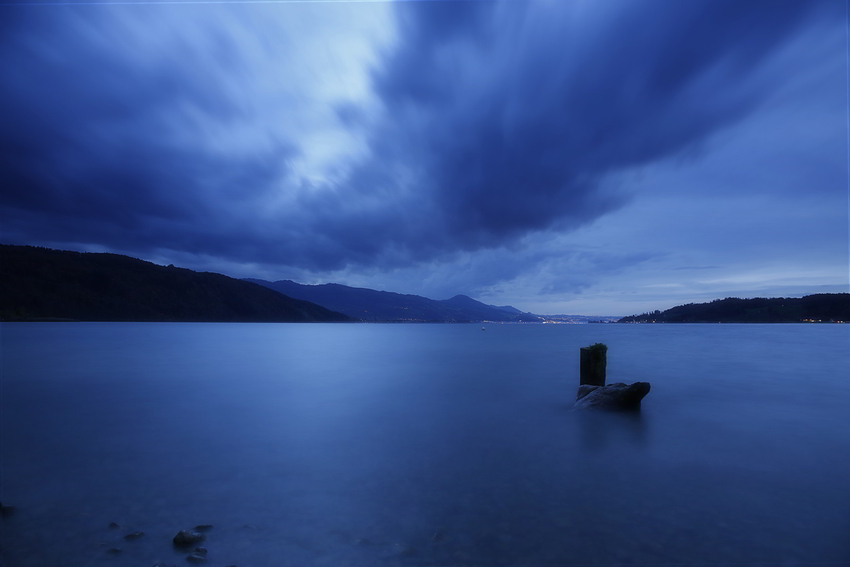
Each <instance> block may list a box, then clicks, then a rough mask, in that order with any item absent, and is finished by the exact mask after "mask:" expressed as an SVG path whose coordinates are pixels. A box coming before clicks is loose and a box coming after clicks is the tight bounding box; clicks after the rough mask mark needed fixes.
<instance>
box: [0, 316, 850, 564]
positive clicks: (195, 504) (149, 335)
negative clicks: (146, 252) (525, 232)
mask: <svg viewBox="0 0 850 567" xmlns="http://www.w3.org/2000/svg"><path fill="white" fill-rule="evenodd" d="M486 328H487V330H486V331H482V330H481V325H359V324H256V325H255V324H174V323H172V324H135V323H134V324H126V323H111V324H110V323H79V324H70V323H66V324H47V323H41V324H36V323H19V324H8V323H4V324H2V326H0V333H2V345H0V346H2V376H0V428H2V429H0V442H2V448H0V473H2V485H0V490H2V494H0V496H1V497H2V501H3V502H4V504H6V503H8V504H14V505H15V506H17V508H18V511H17V513H15V514H14V515H13V516H11V517H8V518H5V519H4V520H3V521H2V538H1V539H2V542H1V543H2V547H3V549H2V553H3V558H4V560H5V562H6V564H8V565H10V566H18V565H20V566H44V565H75V566H76V565H92V566H100V565H127V566H130V565H134V566H135V565H140V566H151V565H154V564H155V563H157V562H159V561H162V562H165V563H168V564H177V565H182V564H186V563H185V557H186V553H185V552H180V551H179V550H175V549H173V548H172V546H171V544H170V540H171V537H173V535H174V534H175V533H176V532H177V531H178V530H180V529H185V528H191V527H192V526H195V525H197V524H213V525H214V526H215V527H214V528H213V530H211V531H210V532H209V533H208V536H209V537H208V540H207V542H206V544H205V546H206V547H207V548H208V549H209V565H220V566H225V565H231V564H238V565H240V566H241V567H250V566H266V565H269V566H271V565H304V566H310V565H328V566H345V565H352V566H361V565H362V566H369V565H378V566H395V565H399V566H413V565H432V566H437V565H446V566H448V565H458V566H459V565H541V566H550V567H554V566H556V565H580V564H596V565H603V564H604V565H610V564H651V565H659V564H665V565H669V564H698V563H699V564H721V563H722V564H727V563H737V564H753V563H764V564H784V565H801V564H815V563H818V564H824V563H833V564H837V563H840V562H848V563H850V543H848V542H850V538H847V534H850V482H848V479H850V429H848V425H850V423H848V422H850V417H848V416H850V411H848V407H850V370H848V369H849V368H850V327H848V326H842V325H486ZM595 342H605V343H607V344H608V345H609V367H608V377H609V382H613V381H624V382H633V381H637V380H642V381H649V382H651V383H652V391H651V392H650V394H649V396H648V397H647V398H646V399H645V400H644V405H643V410H642V412H641V413H640V415H637V416H621V415H608V414H601V415H600V414H581V413H574V412H571V411H570V406H571V403H572V401H573V399H574V397H575V390H576V387H577V382H578V349H579V347H581V346H586V345H589V344H592V343H595ZM110 522H117V523H118V524H120V525H121V528H120V529H109V528H108V524H109V523H110ZM134 531H143V532H144V533H145V536H144V537H142V538H141V539H139V540H136V541H125V540H124V539H123V535H124V534H126V533H130V532H134ZM111 548H115V549H121V550H122V551H121V553H119V554H111V553H109V552H108V549H111Z"/></svg>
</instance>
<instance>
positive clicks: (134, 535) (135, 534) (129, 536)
mask: <svg viewBox="0 0 850 567" xmlns="http://www.w3.org/2000/svg"><path fill="white" fill-rule="evenodd" d="M144 535H145V532H133V533H131V534H127V535H125V536H124V539H126V540H129V541H132V540H134V539H139V538H140V537H144Z"/></svg>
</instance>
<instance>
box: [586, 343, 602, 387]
mask: <svg viewBox="0 0 850 567" xmlns="http://www.w3.org/2000/svg"><path fill="white" fill-rule="evenodd" d="M607 364H608V347H607V346H605V345H604V344H602V343H596V344H595V345H591V346H589V347H582V348H581V374H580V380H581V381H580V383H579V384H588V385H590V386H604V385H605V367H606V366H607Z"/></svg>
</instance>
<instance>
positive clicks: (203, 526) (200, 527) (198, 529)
mask: <svg viewBox="0 0 850 567" xmlns="http://www.w3.org/2000/svg"><path fill="white" fill-rule="evenodd" d="M211 529H213V525H212V524H200V525H197V526H195V531H196V532H206V531H209V530H211Z"/></svg>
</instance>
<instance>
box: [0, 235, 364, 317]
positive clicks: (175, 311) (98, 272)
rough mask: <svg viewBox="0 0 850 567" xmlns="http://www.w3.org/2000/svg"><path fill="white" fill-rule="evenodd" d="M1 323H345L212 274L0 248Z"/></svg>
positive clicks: (115, 258) (107, 257)
mask: <svg viewBox="0 0 850 567" xmlns="http://www.w3.org/2000/svg"><path fill="white" fill-rule="evenodd" d="M0 319H2V320H6V321H9V320H44V319H60V320H61V319H70V320H77V321H222V322H224V321H240V322H302V321H350V320H351V319H350V318H349V317H348V316H346V315H343V314H342V313H335V312H333V311H330V310H328V309H325V308H324V307H320V306H318V305H315V304H313V303H310V302H308V301H301V300H298V299H293V298H291V297H287V296H285V295H283V294H281V293H278V292H276V291H273V290H270V289H268V288H265V287H263V286H259V285H256V284H253V283H249V282H245V281H242V280H237V279H233V278H229V277H227V276H223V275H221V274H213V273H209V272H203V273H202V272H193V271H192V270H187V269H185V268H175V267H174V266H168V267H165V266H159V265H157V264H152V263H150V262H145V261H143V260H137V259H135V258H130V257H129V256H121V255H118V254H95V253H80V252H67V251H61V250H50V249H47V248H35V247H32V246H10V245H0Z"/></svg>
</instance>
